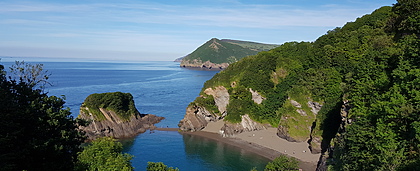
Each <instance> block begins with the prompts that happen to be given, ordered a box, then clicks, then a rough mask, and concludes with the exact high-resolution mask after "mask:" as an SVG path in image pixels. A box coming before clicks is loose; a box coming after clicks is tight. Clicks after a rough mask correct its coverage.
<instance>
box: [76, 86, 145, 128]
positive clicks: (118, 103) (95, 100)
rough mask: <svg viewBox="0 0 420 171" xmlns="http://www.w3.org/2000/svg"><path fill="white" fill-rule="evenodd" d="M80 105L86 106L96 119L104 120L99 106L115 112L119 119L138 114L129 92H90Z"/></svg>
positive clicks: (126, 118)
mask: <svg viewBox="0 0 420 171" xmlns="http://www.w3.org/2000/svg"><path fill="white" fill-rule="evenodd" d="M82 107H87V108H88V109H87V110H89V111H87V112H85V113H92V114H93V115H94V116H95V119H96V120H97V121H101V120H105V116H104V114H103V113H102V112H101V111H100V108H103V109H106V110H108V111H113V112H115V113H116V114H117V115H118V116H119V117H120V118H121V119H123V120H125V121H127V120H128V119H130V117H131V116H132V115H133V114H138V113H139V112H138V111H137V109H136V107H135V105H134V100H133V96H132V95H131V94H130V93H121V92H113V93H100V94H97V93H95V94H91V95H89V96H88V97H87V98H86V99H85V102H84V103H83V105H82Z"/></svg>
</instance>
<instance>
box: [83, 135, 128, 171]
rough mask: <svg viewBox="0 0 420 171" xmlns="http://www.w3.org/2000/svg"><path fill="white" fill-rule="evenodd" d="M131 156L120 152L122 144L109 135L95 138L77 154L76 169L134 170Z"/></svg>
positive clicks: (92, 170)
mask: <svg viewBox="0 0 420 171" xmlns="http://www.w3.org/2000/svg"><path fill="white" fill-rule="evenodd" d="M132 158H133V156H131V155H129V154H127V153H124V154H123V153H122V144H121V143H120V142H117V141H115V140H114V139H113V138H111V137H103V138H99V139H96V140H95V141H93V142H92V143H91V144H89V145H88V146H86V147H85V148H84V150H83V151H82V152H80V153H79V156H78V168H77V169H78V170H89V171H97V170H122V171H130V170H134V168H133V167H132V166H131V162H130V160H131V159H132Z"/></svg>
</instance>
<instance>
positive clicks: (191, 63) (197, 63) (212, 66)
mask: <svg viewBox="0 0 420 171" xmlns="http://www.w3.org/2000/svg"><path fill="white" fill-rule="evenodd" d="M180 66H181V67H183V68H195V69H203V70H223V69H226V68H227V67H228V66H229V64H228V63H221V64H216V63H212V62H210V61H205V62H203V61H202V60H197V59H194V60H182V61H181V64H180Z"/></svg>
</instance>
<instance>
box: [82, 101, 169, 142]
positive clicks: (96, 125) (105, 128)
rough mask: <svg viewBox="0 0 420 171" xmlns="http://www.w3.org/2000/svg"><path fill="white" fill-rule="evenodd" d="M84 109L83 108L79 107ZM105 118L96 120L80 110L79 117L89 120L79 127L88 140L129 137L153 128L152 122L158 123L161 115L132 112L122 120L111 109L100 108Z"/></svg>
mask: <svg viewBox="0 0 420 171" xmlns="http://www.w3.org/2000/svg"><path fill="white" fill-rule="evenodd" d="M81 109H85V108H83V107H82V108H81ZM100 110H101V112H102V113H103V114H104V115H105V117H106V120H102V121H97V120H96V119H95V117H94V116H93V115H92V114H91V113H85V112H84V111H87V110H86V109H85V110H80V114H79V118H81V119H85V120H87V121H89V122H90V124H89V125H87V126H86V127H80V129H81V130H83V131H84V132H86V135H87V137H88V140H94V139H96V138H99V137H114V138H129V137H133V136H136V135H138V134H140V133H143V132H145V131H146V130H147V129H154V128H155V126H154V124H156V123H159V122H160V121H161V120H162V119H164V118H163V117H158V116H155V115H152V114H140V113H136V114H133V115H132V116H131V117H130V119H129V120H128V121H123V120H122V119H121V118H120V117H118V115H116V114H115V112H113V111H108V110H106V109H103V108H101V109H100Z"/></svg>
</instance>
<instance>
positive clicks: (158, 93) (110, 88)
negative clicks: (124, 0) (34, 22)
mask: <svg viewBox="0 0 420 171" xmlns="http://www.w3.org/2000/svg"><path fill="white" fill-rule="evenodd" d="M37 63H39V62H37ZM41 63H43V64H44V68H45V69H47V70H49V71H50V73H51V74H52V75H51V77H50V82H52V84H53V86H52V87H49V88H47V91H48V92H49V95H55V96H61V95H65V97H66V105H67V107H69V108H70V109H71V111H72V113H73V116H74V117H77V115H78V113H79V107H80V105H81V104H82V102H83V101H84V99H85V98H86V97H87V96H88V95H90V94H93V93H104V92H115V91H121V92H127V93H131V94H132V95H133V96H134V101H135V103H136V106H137V109H138V110H139V111H140V112H141V113H148V114H155V115H158V116H163V117H165V118H166V119H165V120H163V121H162V122H161V123H159V124H157V125H156V126H158V127H172V128H174V127H177V124H178V122H179V121H180V120H181V119H182V118H183V117H184V114H185V109H186V107H187V106H188V104H189V103H190V102H192V101H193V100H194V99H195V98H196V97H197V96H198V94H199V92H200V90H201V88H202V86H203V84H204V82H205V81H207V80H209V79H210V78H211V77H213V75H214V74H216V73H217V71H197V70H188V69H183V68H180V67H179V64H178V63H174V62H137V63H111V62H41ZM2 64H4V65H5V66H6V68H7V67H8V66H10V65H11V64H12V63H11V62H7V61H6V62H4V61H3V62H2ZM123 144H124V147H125V149H124V151H125V152H127V153H130V154H132V155H134V156H135V158H134V159H133V160H132V163H133V166H134V167H135V168H136V170H145V169H146V166H147V162H148V161H152V162H164V163H165V164H166V165H168V166H173V167H178V168H179V169H180V170H182V171H190V170H191V171H195V170H200V171H201V170H220V171H223V170H250V169H252V168H253V167H257V169H258V170H263V168H264V166H265V165H266V164H267V162H268V160H267V159H265V158H262V157H259V156H256V155H254V154H249V153H246V152H244V151H243V150H241V149H239V148H236V147H233V146H229V145H227V144H224V143H221V142H216V141H213V140H209V139H206V138H202V137H197V136H192V135H181V134H179V133H178V132H168V131H155V132H149V131H148V132H146V133H144V134H140V135H139V136H137V137H136V138H133V139H128V140H124V141H123Z"/></svg>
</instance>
